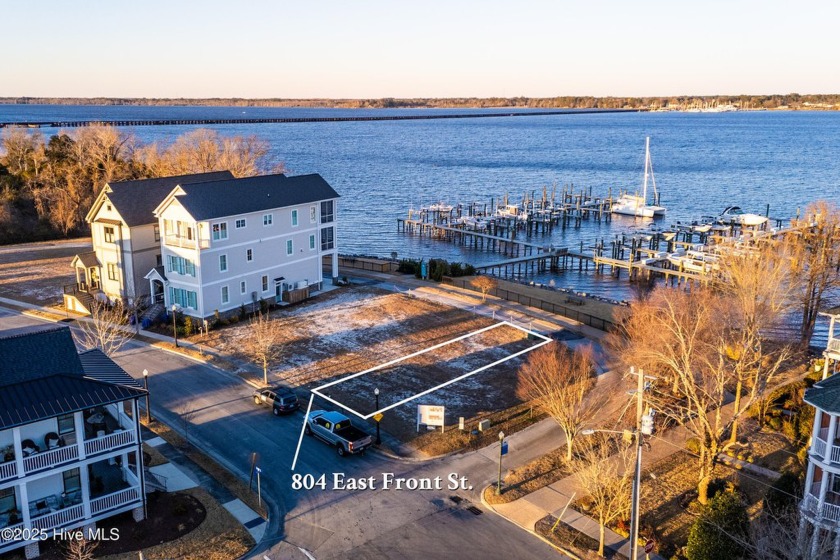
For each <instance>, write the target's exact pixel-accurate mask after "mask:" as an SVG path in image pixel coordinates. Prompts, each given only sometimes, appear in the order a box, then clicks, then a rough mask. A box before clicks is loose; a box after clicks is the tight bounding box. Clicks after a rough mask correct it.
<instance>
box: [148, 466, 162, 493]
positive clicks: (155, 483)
mask: <svg viewBox="0 0 840 560" xmlns="http://www.w3.org/2000/svg"><path fill="white" fill-rule="evenodd" d="M143 475H144V478H145V480H146V494H150V493H152V492H155V491H159V492H166V491H167V490H166V477H165V476H163V475H160V474H155V473H153V472H152V471H150V470H149V469H143Z"/></svg>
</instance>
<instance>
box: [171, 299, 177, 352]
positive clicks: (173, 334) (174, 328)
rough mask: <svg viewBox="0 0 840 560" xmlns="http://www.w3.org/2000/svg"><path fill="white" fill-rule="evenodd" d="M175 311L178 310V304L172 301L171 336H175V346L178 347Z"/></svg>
mask: <svg viewBox="0 0 840 560" xmlns="http://www.w3.org/2000/svg"><path fill="white" fill-rule="evenodd" d="M176 311H178V306H177V305H175V304H174V303H173V304H172V336H173V337H174V338H175V348H178V323H177V321H176V319H177V317H178V316H177V315H176V313H175V312H176Z"/></svg>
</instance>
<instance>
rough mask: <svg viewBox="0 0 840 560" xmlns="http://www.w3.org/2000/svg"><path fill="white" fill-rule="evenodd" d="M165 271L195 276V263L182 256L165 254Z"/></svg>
mask: <svg viewBox="0 0 840 560" xmlns="http://www.w3.org/2000/svg"><path fill="white" fill-rule="evenodd" d="M166 271H167V272H175V273H178V274H183V275H186V276H192V277H195V263H194V262H192V261H191V260H190V259H185V258H184V257H178V256H175V255H166Z"/></svg>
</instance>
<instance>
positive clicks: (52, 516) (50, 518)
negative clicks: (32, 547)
mask: <svg viewBox="0 0 840 560" xmlns="http://www.w3.org/2000/svg"><path fill="white" fill-rule="evenodd" d="M84 516H85V508H84V506H82V504H78V505H75V506H72V507H69V508H65V509H60V510H58V511H56V512H53V513H48V514H47V515H43V516H41V517H38V518H36V519H33V520H32V528H33V529H41V530H49V529H53V528H55V527H61V526H62V525H67V524H69V523H73V522H74V521H78V520H80V519H82V518H84Z"/></svg>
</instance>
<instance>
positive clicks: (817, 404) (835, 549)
mask: <svg viewBox="0 0 840 560" xmlns="http://www.w3.org/2000/svg"><path fill="white" fill-rule="evenodd" d="M821 315H824V316H827V317H828V318H829V321H830V323H829V327H828V344H827V346H826V349H825V351H824V352H823V358H824V364H823V378H822V380H821V381H818V382H817V383H815V384H814V386H813V387H811V388H810V389H808V390H807V391H805V402H806V403H808V404H810V405H811V406H813V407H814V408H815V409H816V410H815V412H814V431H813V433H812V436H811V446H810V447H809V449H808V469H807V471H806V475H805V498H804V499H803V500H802V504H801V507H800V511H801V513H802V518H801V520H800V539H801V540H804V539H807V542H808V543H809V544H810V552H811V555H810V557H812V558H823V557H824V558H831V559H832V560H838V559H840V375H836V373H837V366H838V364H840V338H835V337H834V334H835V332H834V331H835V326H836V322H837V320H838V319H840V308H835V309H832V310H829V311H828V312H826V313H821Z"/></svg>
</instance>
